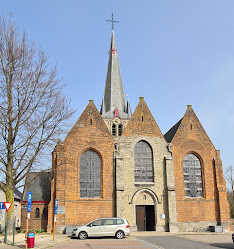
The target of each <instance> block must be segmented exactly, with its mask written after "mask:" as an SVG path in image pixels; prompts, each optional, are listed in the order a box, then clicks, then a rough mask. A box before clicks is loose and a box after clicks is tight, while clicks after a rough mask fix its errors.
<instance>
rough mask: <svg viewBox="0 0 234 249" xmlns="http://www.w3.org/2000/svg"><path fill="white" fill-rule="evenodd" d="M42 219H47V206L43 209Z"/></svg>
mask: <svg viewBox="0 0 234 249" xmlns="http://www.w3.org/2000/svg"><path fill="white" fill-rule="evenodd" d="M42 219H47V209H46V208H44V209H43V213H42Z"/></svg>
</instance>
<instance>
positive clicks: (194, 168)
mask: <svg viewBox="0 0 234 249" xmlns="http://www.w3.org/2000/svg"><path fill="white" fill-rule="evenodd" d="M183 169H184V190H185V196H186V197H203V193H202V176H201V163H200V160H199V159H198V158H197V157H196V156H195V155H194V154H188V155H186V156H185V157H184V161H183Z"/></svg>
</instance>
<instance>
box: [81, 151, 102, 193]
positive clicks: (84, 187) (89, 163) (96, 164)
mask: <svg viewBox="0 0 234 249" xmlns="http://www.w3.org/2000/svg"><path fill="white" fill-rule="evenodd" d="M80 197H81V198H101V158H100V156H99V155H98V153H97V152H95V151H93V150H87V151H85V152H84V153H83V154H82V155H81V157H80Z"/></svg>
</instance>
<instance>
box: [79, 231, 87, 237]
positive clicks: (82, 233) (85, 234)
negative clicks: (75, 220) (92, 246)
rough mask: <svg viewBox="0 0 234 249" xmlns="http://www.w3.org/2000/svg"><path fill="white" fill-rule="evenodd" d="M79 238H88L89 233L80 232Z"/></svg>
mask: <svg viewBox="0 0 234 249" xmlns="http://www.w3.org/2000/svg"><path fill="white" fill-rule="evenodd" d="M78 238H79V239H87V238H88V235H87V233H86V232H80V233H79V235H78Z"/></svg>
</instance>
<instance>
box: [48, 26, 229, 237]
mask: <svg viewBox="0 0 234 249" xmlns="http://www.w3.org/2000/svg"><path fill="white" fill-rule="evenodd" d="M52 172H53V179H52V181H51V201H50V202H49V204H48V225H47V231H48V232H50V231H51V230H52V228H53V221H54V200H55V199H58V205H59V207H58V214H56V231H57V232H64V230H65V229H68V228H69V227H70V228H72V227H74V226H79V225H84V224H86V223H88V222H90V221H92V220H93V219H96V218H100V217H124V218H126V219H127V220H128V222H129V224H130V227H131V230H132V231H137V230H138V231H170V232H177V231H207V230H208V229H209V226H216V225H221V226H222V227H223V230H224V231H229V230H230V229H231V223H230V214H229V204H228V201H227V194H226V183H225V180H224V177H223V170H222V161H221V158H220V152H219V151H218V150H216V149H215V147H214V145H213V144H212V142H211V141H210V139H209V137H208V136H207V134H206V132H205V131H204V129H203V127H202V125H201V123H200V121H199V119H198V118H197V116H196V114H195V112H194V110H193V109H192V107H191V106H190V105H189V106H187V110H186V111H185V114H184V116H183V118H182V119H181V120H180V121H179V122H178V123H176V124H175V125H174V126H173V127H172V128H171V129H170V130H169V131H168V132H167V133H166V134H165V135H163V134H162V132H161V130H160V128H159V127H158V125H157V123H156V121H155V119H154V117H153V116H152V114H151V112H150V109H149V107H148V106H147V104H146V102H145V99H144V98H143V97H140V100H139V103H138V105H137V107H136V109H135V111H134V112H133V114H132V112H131V108H130V104H129V102H128V101H127V103H126V102H125V98H124V91H123V84H122V80H121V74H120V67H119V60H118V51H117V47H116V42H115V35H114V31H112V36H111V45H110V50H109V62H108V70H107V77H106V85H105V92H104V97H103V100H102V105H101V110H100V111H99V110H97V108H96V106H95V104H94V102H93V101H92V100H90V101H89V103H88V105H87V107H86V108H85V110H84V111H83V113H82V114H81V116H80V117H79V119H78V120H77V122H76V123H75V125H74V126H73V127H72V129H71V131H70V132H69V134H68V135H67V137H66V138H65V139H64V141H60V142H59V143H58V144H57V145H56V147H55V149H54V151H53V153H52Z"/></svg>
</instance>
